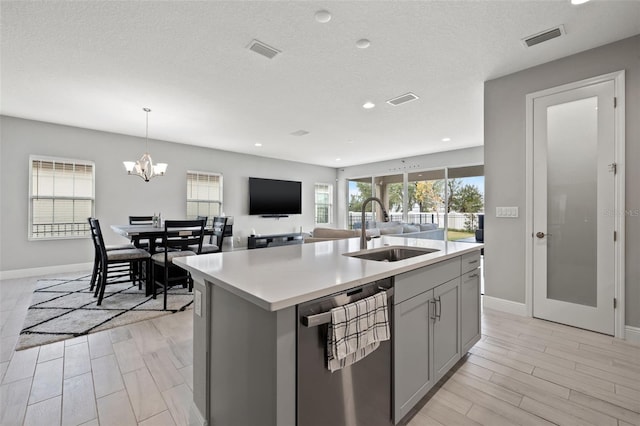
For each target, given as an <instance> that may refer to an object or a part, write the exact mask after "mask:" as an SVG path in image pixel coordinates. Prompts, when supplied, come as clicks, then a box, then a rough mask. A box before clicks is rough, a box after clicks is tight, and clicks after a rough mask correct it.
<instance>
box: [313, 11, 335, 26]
mask: <svg viewBox="0 0 640 426" xmlns="http://www.w3.org/2000/svg"><path fill="white" fill-rule="evenodd" d="M315 16H316V21H318V22H320V23H321V24H326V23H327V22H329V21H330V20H331V13H329V11H328V10H319V11H317V12H316V15H315Z"/></svg>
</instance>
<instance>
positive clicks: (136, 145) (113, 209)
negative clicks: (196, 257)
mask: <svg viewBox="0 0 640 426" xmlns="http://www.w3.org/2000/svg"><path fill="white" fill-rule="evenodd" d="M0 136H1V137H0V165H1V167H0V194H1V197H0V203H1V204H0V233H1V234H2V237H1V238H0V272H6V271H11V270H20V269H29V268H37V267H49V266H58V265H69V264H77V263H85V262H91V261H93V251H92V250H93V249H92V246H91V242H90V240H89V239H70V240H51V241H28V240H27V227H28V218H27V214H28V213H27V212H28V182H29V176H28V171H29V155H31V154H36V155H47V156H54V157H62V158H72V159H85V160H92V161H94V162H95V164H96V202H95V205H96V211H95V214H96V217H98V218H99V219H100V222H101V225H102V228H103V230H104V234H105V239H106V242H107V244H109V243H116V242H123V241H125V240H124V239H123V238H122V237H119V236H117V235H116V234H115V233H113V232H112V231H111V230H110V225H112V224H123V223H127V221H128V216H129V215H146V214H151V213H153V212H158V211H160V212H162V217H163V219H172V218H174V219H178V218H184V217H185V215H186V193H187V189H186V173H187V170H196V171H208V172H216V173H222V174H223V179H224V188H223V190H224V193H223V202H224V213H225V214H226V215H227V216H233V217H234V238H237V237H239V238H240V245H243V246H246V244H247V239H246V237H247V236H248V235H249V234H250V232H251V229H255V230H256V232H257V233H260V234H269V233H286V232H294V231H299V230H300V227H301V226H302V227H303V230H305V231H310V230H311V229H313V226H314V184H315V183H317V182H322V183H334V182H335V179H336V169H334V168H329V167H319V166H313V165H309V164H303V163H296V162H291V161H281V160H275V159H270V158H264V157H258V156H251V155H244V154H237V153H233V152H228V151H219V150H214V149H207V148H202V147H195V146H189V145H181V144H176V143H169V142H163V141H156V140H150V141H149V151H150V153H151V155H152V157H153V159H154V160H155V161H158V162H166V163H169V168H168V169H167V175H166V176H163V177H159V178H155V179H152V180H151V182H148V183H147V182H144V181H143V180H142V179H140V178H138V177H133V176H128V175H127V174H126V172H125V170H124V166H123V165H122V161H123V160H136V159H138V158H140V156H141V155H142V154H143V150H144V139H143V138H138V137H133V136H125V135H120V134H115V133H106V132H99V131H94V130H87V129H81V128H77V127H69V126H61V125H56V124H50V123H43V122H39V121H31V120H23V119H18V118H14V117H6V116H2V117H0ZM249 176H256V177H264V178H274V179H291V180H300V181H302V192H303V194H302V215H292V216H290V217H288V218H281V219H278V220H277V219H267V218H260V217H257V216H249V215H248V210H249V207H248V203H249V201H248V200H249V196H248V178H249ZM234 243H235V245H236V246H238V243H237V242H236V241H234Z"/></svg>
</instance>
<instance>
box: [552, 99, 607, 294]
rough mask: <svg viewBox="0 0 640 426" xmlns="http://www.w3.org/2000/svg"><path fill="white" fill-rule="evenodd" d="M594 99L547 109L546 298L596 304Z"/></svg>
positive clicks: (595, 127) (595, 136) (596, 123)
mask: <svg viewBox="0 0 640 426" xmlns="http://www.w3.org/2000/svg"><path fill="white" fill-rule="evenodd" d="M597 158H598V98H597V97H595V96H594V97H590V98H585V99H581V100H577V101H573V102H567V103H563V104H559V105H552V106H549V107H548V108H547V238H548V240H547V297H548V298H549V299H555V300H562V301H565V302H571V303H579V304H581V305H588V306H596V305H597V271H598V264H597V258H598V257H597V242H598V240H597V238H595V236H596V235H597V231H598V221H597V214H598V209H597V205H598V194H597V189H598V186H597Z"/></svg>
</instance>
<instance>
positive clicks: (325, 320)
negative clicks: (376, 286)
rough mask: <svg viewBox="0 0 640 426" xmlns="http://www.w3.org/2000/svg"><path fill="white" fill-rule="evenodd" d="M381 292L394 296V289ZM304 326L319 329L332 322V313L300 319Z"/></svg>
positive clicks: (385, 289)
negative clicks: (318, 327) (320, 326)
mask: <svg viewBox="0 0 640 426" xmlns="http://www.w3.org/2000/svg"><path fill="white" fill-rule="evenodd" d="M380 290H384V291H386V292H387V296H388V297H392V296H393V287H391V288H382V287H380ZM300 321H301V322H302V325H304V326H305V327H317V326H319V325H322V324H329V323H330V322H331V311H329V312H323V313H321V314H315V315H308V316H304V317H302V318H300Z"/></svg>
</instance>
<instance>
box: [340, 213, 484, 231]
mask: <svg viewBox="0 0 640 426" xmlns="http://www.w3.org/2000/svg"><path fill="white" fill-rule="evenodd" d="M478 214H483V212H479V213H455V212H452V213H449V214H448V215H447V222H448V225H449V227H448V228H449V229H465V227H466V226H465V224H466V222H467V221H468V220H469V217H470V216H472V217H473V226H472V228H473V229H477V228H478ZM361 220H362V213H360V212H349V221H348V227H349V229H353V228H356V229H359V228H360V222H361ZM365 220H366V221H367V222H370V221H373V213H371V212H368V213H365ZM389 220H391V221H396V222H402V213H397V212H396V213H391V214H389ZM409 223H437V224H438V228H444V213H435V212H433V213H424V212H409Z"/></svg>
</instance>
